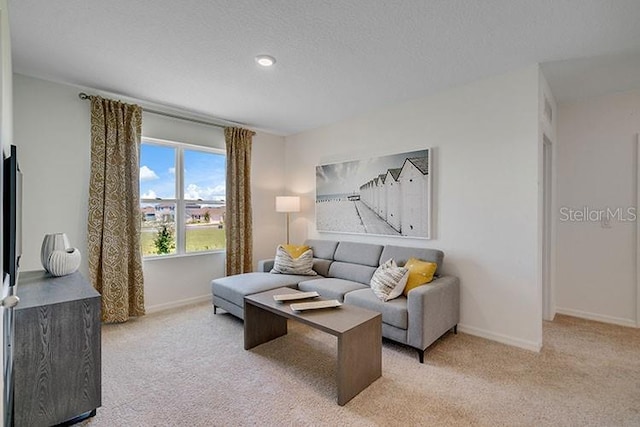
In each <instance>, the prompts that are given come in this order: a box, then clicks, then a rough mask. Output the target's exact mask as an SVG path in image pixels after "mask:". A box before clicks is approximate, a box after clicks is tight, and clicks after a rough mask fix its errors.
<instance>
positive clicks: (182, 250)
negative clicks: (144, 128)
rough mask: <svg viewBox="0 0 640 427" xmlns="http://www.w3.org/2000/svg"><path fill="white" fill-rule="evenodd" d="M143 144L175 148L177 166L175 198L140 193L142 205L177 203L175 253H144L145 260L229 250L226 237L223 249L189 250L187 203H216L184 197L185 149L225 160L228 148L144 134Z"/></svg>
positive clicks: (141, 142)
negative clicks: (145, 196)
mask: <svg viewBox="0 0 640 427" xmlns="http://www.w3.org/2000/svg"><path fill="white" fill-rule="evenodd" d="M142 144H147V145H156V146H162V147H170V148H174V149H175V163H174V165H175V166H174V167H175V193H174V196H175V198H174V199H164V198H160V197H156V198H155V199H144V198H142V194H140V195H139V196H140V197H139V198H140V205H142V204H143V203H154V204H155V203H163V202H166V203H174V204H175V228H176V234H175V243H176V249H175V253H172V254H164V255H160V254H151V255H144V254H142V259H143V261H152V260H158V259H167V258H181V257H190V256H199V255H209V254H218V253H225V252H226V250H227V248H226V243H227V242H226V239H225V247H224V248H223V249H210V250H206V251H197V252H187V248H186V242H187V223H186V218H185V216H186V207H187V203H199V204H207V203H211V204H213V203H215V200H203V199H197V200H191V199H189V200H185V198H184V150H191V151H200V152H204V153H211V154H217V155H222V156H223V157H225V160H226V156H227V152H226V150H224V149H221V148H215V147H207V146H205V145H196V144H189V143H186V142H178V141H171V140H167V139H160V138H152V137H147V136H142V137H141V138H140V151H142ZM138 157H139V159H138V170H139V169H140V168H141V167H142V166H143V165H142V164H140V158H141V157H142V156H141V155H139V156H138ZM225 169H226V165H225ZM139 173H140V172H138V174H139ZM225 173H226V170H225ZM138 176H139V175H138ZM138 188H140V187H139V185H138ZM138 191H139V190H138ZM225 212H226V196H225Z"/></svg>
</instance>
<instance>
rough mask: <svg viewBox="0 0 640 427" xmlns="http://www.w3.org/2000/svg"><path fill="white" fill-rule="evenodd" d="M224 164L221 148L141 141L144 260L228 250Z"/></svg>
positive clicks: (142, 241)
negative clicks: (146, 258)
mask: <svg viewBox="0 0 640 427" xmlns="http://www.w3.org/2000/svg"><path fill="white" fill-rule="evenodd" d="M225 163H226V159H225V155H224V154H223V151H222V150H216V149H213V148H204V147H194V146H192V145H186V144H182V143H177V142H168V141H160V140H155V139H150V138H143V139H142V144H141V146H140V216H141V221H142V230H141V231H142V233H141V246H142V255H143V256H145V257H149V256H164V255H172V254H189V253H196V252H210V251H218V250H223V249H225V247H226V242H225V231H224V226H225V221H224V220H225V167H226V165H225Z"/></svg>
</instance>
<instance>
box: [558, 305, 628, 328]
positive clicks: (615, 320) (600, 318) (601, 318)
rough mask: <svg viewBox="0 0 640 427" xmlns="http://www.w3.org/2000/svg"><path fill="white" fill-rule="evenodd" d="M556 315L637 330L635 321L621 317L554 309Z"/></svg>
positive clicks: (568, 309) (569, 309)
mask: <svg viewBox="0 0 640 427" xmlns="http://www.w3.org/2000/svg"><path fill="white" fill-rule="evenodd" d="M556 313H558V314H566V315H567V316H573V317H580V318H582V319H587V320H595V321H597V322H603V323H612V324H614V325H620V326H628V327H631V328H637V327H638V326H637V325H636V322H635V320H631V319H624V318H622V317H613V316H607V315H604V314H596V313H589V312H588V311H581V310H574V309H571V308H560V307H556Z"/></svg>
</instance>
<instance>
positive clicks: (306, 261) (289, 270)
mask: <svg viewBox="0 0 640 427" xmlns="http://www.w3.org/2000/svg"><path fill="white" fill-rule="evenodd" d="M271 273H280V274H297V275H300V276H317V275H318V273H316V272H315V271H313V251H312V250H311V249H308V250H306V251H305V252H303V253H302V255H300V256H299V257H298V258H294V257H292V256H291V254H290V253H289V252H287V250H286V249H285V248H283V247H282V245H278V249H277V250H276V259H275V260H274V262H273V269H271Z"/></svg>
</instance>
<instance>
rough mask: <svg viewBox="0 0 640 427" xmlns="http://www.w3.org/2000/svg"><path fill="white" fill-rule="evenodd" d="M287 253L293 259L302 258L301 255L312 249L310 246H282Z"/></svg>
mask: <svg viewBox="0 0 640 427" xmlns="http://www.w3.org/2000/svg"><path fill="white" fill-rule="evenodd" d="M280 246H282V247H283V248H284V250H285V251H287V252H288V253H289V255H291V258H293V259H296V258H300V255H302V254H303V253H305V252H306V251H308V250H309V249H311V248H310V247H309V246H296V245H280Z"/></svg>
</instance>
